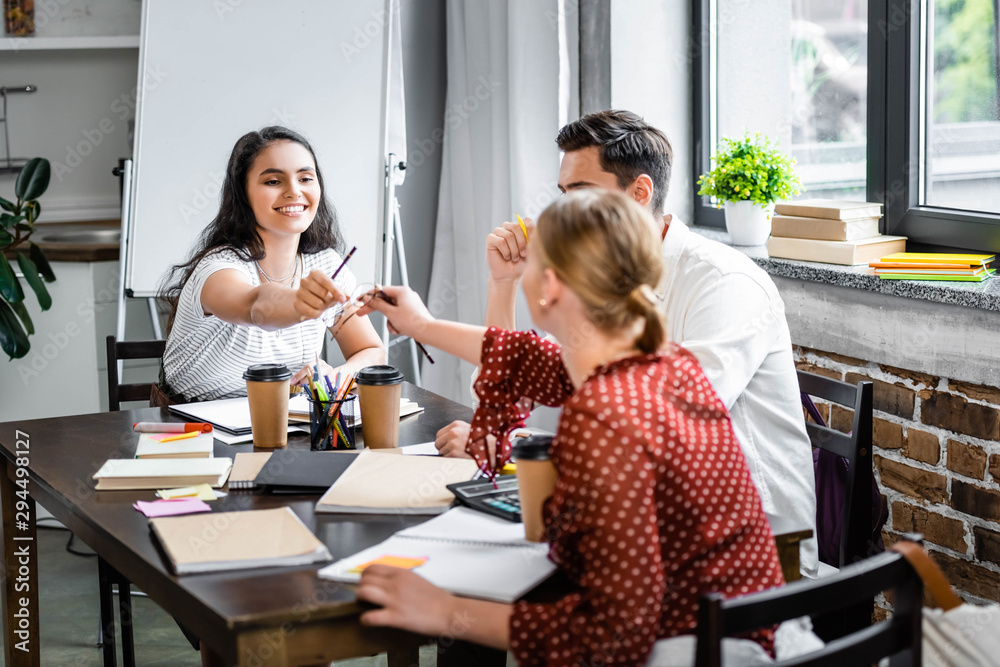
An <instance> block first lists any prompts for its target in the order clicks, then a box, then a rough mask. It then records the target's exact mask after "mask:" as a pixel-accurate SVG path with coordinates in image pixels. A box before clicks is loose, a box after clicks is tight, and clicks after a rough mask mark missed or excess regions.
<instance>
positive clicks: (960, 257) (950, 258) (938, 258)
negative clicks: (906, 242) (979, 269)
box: [880, 252, 996, 266]
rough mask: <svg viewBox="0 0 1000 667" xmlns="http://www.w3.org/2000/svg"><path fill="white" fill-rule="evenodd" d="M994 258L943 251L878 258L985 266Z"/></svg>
mask: <svg viewBox="0 0 1000 667" xmlns="http://www.w3.org/2000/svg"><path fill="white" fill-rule="evenodd" d="M995 258H996V255H974V254H972V255H970V254H961V253H959V254H954V253H945V252H897V253H894V254H892V255H886V256H885V257H882V258H880V261H883V262H910V263H921V264H963V265H969V266H973V265H979V266H985V265H986V264H989V263H990V262H992V261H993V260H994V259H995Z"/></svg>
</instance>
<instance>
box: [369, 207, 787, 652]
mask: <svg viewBox="0 0 1000 667" xmlns="http://www.w3.org/2000/svg"><path fill="white" fill-rule="evenodd" d="M647 216H648V214H647V213H646V212H645V211H643V210H642V209H641V208H640V207H639V206H638V205H637V204H635V203H634V202H632V201H631V200H629V199H628V198H627V197H625V196H624V195H621V194H618V193H613V192H607V191H597V190H589V191H581V192H577V193H572V194H568V195H566V196H564V197H562V198H561V199H559V200H558V201H556V202H555V203H554V204H552V205H551V206H549V208H547V209H546V210H545V212H544V213H543V214H542V215H541V217H540V218H539V221H538V227H537V230H536V232H535V234H534V235H533V236H532V237H531V241H530V243H529V244H528V257H527V262H528V266H527V269H526V272H525V275H524V278H523V281H522V287H523V289H524V293H525V296H526V297H527V300H528V304H529V308H530V310H531V316H532V319H533V320H534V323H535V325H536V326H537V327H539V328H541V329H544V330H545V331H547V332H549V333H551V334H552V335H553V336H554V337H555V338H556V340H558V341H559V343H560V344H561V345H560V346H556V345H552V344H550V343H547V342H545V341H542V340H541V339H539V338H538V337H537V336H535V335H534V334H533V333H527V332H506V331H501V330H498V329H493V328H491V329H488V330H487V329H484V328H483V327H476V326H471V325H466V324H460V323H455V322H444V321H439V320H435V319H434V318H433V317H432V316H431V315H430V313H429V312H428V311H427V309H426V308H425V307H424V306H423V304H422V303H421V302H420V299H419V298H418V297H417V296H416V295H415V294H414V293H413V292H411V291H409V290H406V289H403V288H386V292H388V293H389V295H390V296H391V297H394V300H395V303H396V304H397V305H395V306H393V305H390V303H388V302H387V301H385V300H375V301H374V302H373V303H372V307H373V308H376V309H377V310H379V311H381V312H383V313H384V314H385V315H386V316H387V317H388V318H389V319H390V320H391V321H392V323H393V325H394V326H395V328H396V329H397V330H399V331H400V333H403V334H406V335H409V336H412V337H414V338H416V339H417V340H419V341H421V342H423V343H427V344H429V345H433V346H435V347H438V348H440V349H442V350H444V351H446V352H449V353H451V354H455V355H457V356H460V357H462V358H464V359H466V360H468V361H470V362H472V363H475V364H480V365H481V366H482V369H483V371H482V373H481V374H480V376H479V379H478V381H477V383H476V390H477V393H478V394H479V396H480V399H481V404H480V407H479V408H478V409H477V412H476V416H475V418H474V419H473V423H472V433H471V436H470V439H469V441H470V443H472V444H470V448H472V449H473V451H471V452H470V453H472V454H473V455H474V456H476V457H478V458H480V459H481V458H482V457H483V456H484V455H485V447H484V442H485V436H486V434H487V433H490V434H493V435H495V436H497V437H498V440H499V442H500V445H499V449H500V451H501V452H504V451H505V450H506V436H507V434H508V433H509V429H510V428H512V427H513V425H514V424H516V423H517V420H518V419H519V417H520V416H521V415H523V414H524V412H523V408H522V407H519V405H518V404H519V402H520V401H522V399H530V400H531V401H536V402H541V403H545V404H549V405H562V414H561V416H560V420H559V426H558V430H557V432H556V436H555V439H554V440H553V442H552V450H551V456H552V461H553V463H554V465H555V467H556V469H557V471H558V480H557V482H556V487H555V492H554V493H553V495H552V497H551V498H550V499H549V500H548V501H547V502H546V505H545V509H544V519H545V525H546V532H547V537H548V542H549V544H550V551H549V557H550V558H551V559H552V560H553V561H554V562H555V563H556V564H557V565H559V567H560V569H561V570H562V571H563V572H564V573H565V574H566V576H567V577H568V578H569V579H570V580H571V581H572V582H573V584H574V585H575V590H574V591H573V592H572V593H571V594H569V595H567V596H566V597H564V598H562V599H561V600H559V601H558V602H556V603H553V604H531V603H528V602H518V603H516V604H514V605H505V604H498V603H493V602H486V601H480V600H470V599H466V598H460V597H456V596H454V595H451V594H450V593H448V592H446V591H444V590H441V589H438V588H436V587H434V586H433V585H431V584H429V583H428V582H426V581H425V580H423V579H422V578H420V576H419V575H418V574H416V573H413V572H408V571H404V570H399V569H396V568H391V567H384V566H373V567H370V568H368V569H367V570H365V572H364V574H363V576H362V579H361V583H360V585H359V588H358V597H359V598H361V599H363V600H367V601H368V602H371V603H373V604H376V605H379V606H380V607H381V608H380V609H376V610H372V611H368V612H366V613H365V614H363V615H362V617H361V620H362V622H363V623H366V624H369V625H386V626H394V627H399V628H404V629H408V630H411V631H414V632H418V633H420V634H424V635H431V636H433V635H440V634H443V633H445V632H446V631H447V630H448V628H449V627H452V623H453V622H454V621H455V620H456V619H462V622H463V623H468V622H469V621H470V619H471V623H472V624H471V627H470V628H469V630H468V633H467V634H466V635H463V639H467V640H469V641H473V642H477V643H480V644H484V645H486V646H491V647H494V648H499V649H505V650H510V651H512V652H513V653H514V655H515V656H516V658H517V660H518V663H519V664H520V665H579V664H604V665H641V664H643V663H644V662H645V661H646V659H647V657H648V655H649V653H650V651H651V649H652V646H653V644H654V642H655V641H656V640H658V639H663V638H667V637H673V636H675V635H679V634H685V633H691V632H692V631H693V630H694V628H695V624H696V605H697V600H698V597H699V595H701V594H702V593H704V592H707V591H719V592H722V593H723V594H725V595H730V596H733V595H741V594H745V593H750V592H754V591H758V590H762V589H766V588H770V587H773V586H778V585H780V584H782V583H783V580H782V576H781V567H780V564H779V562H778V557H777V553H776V551H775V546H774V541H773V538H772V536H771V532H770V528H769V526H768V522H767V518H766V516H765V514H764V512H763V510H762V509H761V503H760V498H759V496H758V495H757V491H756V489H755V487H754V485H753V482H752V481H751V479H750V472H749V469H748V468H747V465H746V462H745V459H744V457H743V454H742V452H741V450H740V447H739V444H738V443H737V441H736V437H735V435H734V434H733V429H732V426H731V424H730V422H729V417H728V415H727V412H726V409H725V407H724V406H723V404H722V403H721V401H720V400H719V398H718V397H717V396H716V395H715V393H714V391H713V390H712V387H711V385H710V384H709V383H708V381H707V380H706V379H705V376H704V375H703V373H702V372H701V369H700V367H699V366H698V363H697V361H696V360H695V358H694V357H693V356H692V355H691V354H690V353H688V352H687V351H685V350H683V349H682V348H679V347H676V346H670V345H665V344H664V327H663V322H662V321H661V319H660V317H661V316H660V314H659V311H658V309H657V304H656V298H655V295H654V293H653V287H654V286H655V285H656V284H657V282H658V280H659V278H660V275H661V273H662V271H663V265H662V259H661V255H660V250H659V247H660V244H659V239H658V238H656V234H655V232H654V231H653V225H652V224H651V223H650V221H649V220H648V218H647ZM501 456H502V455H501ZM752 638H753V639H756V640H757V641H758V642H760V643H761V644H762V645H763V646H764V647H765V648H766V649H767V650H769V651H770V650H771V643H772V633H771V632H769V631H764V632H760V633H758V634H756V635H754V636H753V637H752Z"/></svg>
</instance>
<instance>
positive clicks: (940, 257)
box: [868, 252, 995, 283]
mask: <svg viewBox="0 0 1000 667" xmlns="http://www.w3.org/2000/svg"><path fill="white" fill-rule="evenodd" d="M994 259H995V255H953V254H948V253H940V252H932V253H916V252H897V253H895V254H892V255H886V256H885V257H881V258H879V259H878V260H876V261H874V262H869V263H868V266H870V267H872V270H873V271H874V272H875V275H877V276H878V277H879V279H881V280H947V281H960V282H974V283H981V282H982V281H984V280H986V279H987V278H989V277H990V276H992V275H993V273H994V271H993V269H991V268H989V267H988V265H989V263H990V262H992V261H993V260H994Z"/></svg>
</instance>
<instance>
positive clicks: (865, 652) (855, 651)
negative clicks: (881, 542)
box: [695, 536, 924, 667]
mask: <svg viewBox="0 0 1000 667" xmlns="http://www.w3.org/2000/svg"><path fill="white" fill-rule="evenodd" d="M907 539H910V540H911V541H913V540H917V541H918V540H919V539H920V538H919V536H908V538H907ZM923 588H924V587H923V580H922V579H921V578H920V576H919V575H918V574H917V572H916V570H914V568H913V566H912V565H910V563H909V562H908V561H907V560H906V558H904V557H903V556H902V555H901V554H899V553H896V552H886V553H882V554H879V555H877V556H873V557H872V558H870V559H868V560H866V561H864V562H860V563H854V564H852V565H848V566H847V567H845V568H843V569H841V570H840V571H839V572H838V573H837V574H834V575H831V576H829V577H823V578H821V579H800V580H799V581H794V582H792V583H790V584H788V585H786V586H779V587H777V588H772V589H770V590H767V591H761V592H760V593H752V594H750V595H745V596H742V597H738V598H733V599H730V600H726V599H724V598H723V596H722V595H720V594H718V593H710V594H708V595H703V596H702V598H701V600H700V602H699V606H698V650H697V654H696V659H695V665H696V667H720V666H721V664H722V639H723V637H732V636H735V635H739V634H742V633H746V632H748V631H751V630H756V629H759V628H767V627H770V626H773V625H776V624H778V623H781V622H783V621H787V620H790V619H793V618H799V617H800V616H807V615H811V614H821V613H830V612H833V611H837V610H840V609H843V608H845V607H849V606H852V605H856V604H857V603H858V602H863V601H864V600H866V599H870V598H873V597H874V596H875V595H877V594H878V593H880V592H882V591H887V590H892V591H894V592H895V594H894V597H893V602H894V607H893V613H892V616H891V617H890V618H888V619H887V620H885V621H882V622H880V623H877V624H875V625H871V626H868V627H865V628H863V629H861V630H858V631H856V632H853V633H851V634H848V635H846V636H844V637H841V638H839V639H835V640H834V641H832V642H830V643H828V644H827V645H826V647H825V648H823V649H822V650H819V651H816V652H814V653H810V654H808V655H805V656H800V657H797V658H794V659H791V660H787V661H779V662H777V663H775V664H776V665H810V666H814V667H821V666H830V667H834V666H836V667H839V666H841V665H870V664H873V663H875V662H878V661H879V660H880V659H881V658H884V657H888V658H889V666H890V667H909V666H911V665H912V666H915V667H919V665H920V664H921V641H922V636H921V627H920V624H921V619H922V604H923Z"/></svg>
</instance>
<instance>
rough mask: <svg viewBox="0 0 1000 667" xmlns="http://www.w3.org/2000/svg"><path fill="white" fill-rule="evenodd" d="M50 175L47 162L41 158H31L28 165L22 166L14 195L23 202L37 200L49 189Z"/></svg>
mask: <svg viewBox="0 0 1000 667" xmlns="http://www.w3.org/2000/svg"><path fill="white" fill-rule="evenodd" d="M50 173H51V169H50V167H49V161H48V160H46V159H45V158H41V157H36V158H31V159H30V160H28V164H26V165H24V169H22V170H21V173H20V174H18V175H17V182H16V183H15V184H14V194H16V195H17V197H18V198H19V199H21V200H23V201H31V200H32V199H38V198H39V197H41V196H42V193H43V192H45V190H46V188H48V187H49V176H50Z"/></svg>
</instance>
